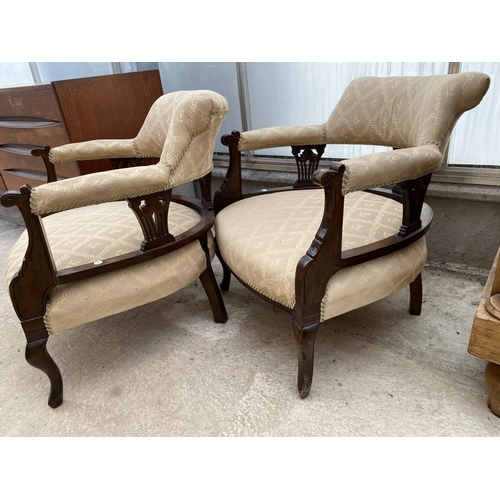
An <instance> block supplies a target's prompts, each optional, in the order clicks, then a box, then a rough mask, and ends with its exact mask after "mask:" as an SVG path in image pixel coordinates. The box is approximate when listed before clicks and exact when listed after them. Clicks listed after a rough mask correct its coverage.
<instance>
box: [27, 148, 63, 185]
mask: <svg viewBox="0 0 500 500" xmlns="http://www.w3.org/2000/svg"><path fill="white" fill-rule="evenodd" d="M49 154H50V146H44V147H43V148H42V149H32V150H31V156H35V157H38V156H40V157H41V158H42V159H43V163H44V165H45V170H47V182H55V181H57V174H56V169H55V166H54V164H53V163H52V162H51V161H50V159H49Z"/></svg>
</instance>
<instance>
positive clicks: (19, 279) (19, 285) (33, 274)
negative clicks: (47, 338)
mask: <svg viewBox="0 0 500 500" xmlns="http://www.w3.org/2000/svg"><path fill="white" fill-rule="evenodd" d="M30 194H31V188H30V187H29V186H27V185H26V184H25V185H24V186H22V187H21V189H20V191H19V192H17V191H7V192H6V193H4V194H3V195H2V196H1V198H0V202H1V204H2V205H3V206H4V207H12V206H17V208H18V209H19V211H20V212H21V215H22V216H23V219H24V223H25V224H26V229H27V231H28V238H29V241H28V248H27V249H26V254H25V256H24V259H23V263H22V266H21V268H20V269H19V271H18V272H17V273H16V275H15V276H14V278H13V279H12V281H11V282H10V287H9V292H10V295H11V297H12V303H13V304H14V307H15V310H16V314H17V315H18V317H19V319H20V320H21V321H22V322H25V321H34V320H36V321H35V323H36V327H35V330H37V329H40V328H39V327H40V325H41V326H42V327H43V322H42V323H40V321H42V319H43V316H44V314H45V302H46V297H47V295H48V294H49V292H50V291H51V290H52V288H54V287H55V286H56V285H57V284H58V282H57V277H56V266H55V264H54V259H53V257H52V253H51V251H50V247H49V245H48V243H47V237H46V235H45V231H44V229H43V225H42V222H41V219H40V216H38V215H34V214H32V213H31V210H30ZM40 297H42V298H43V300H41V301H40V299H39V298H40ZM23 327H24V328H25V331H26V328H28V330H29V327H26V325H23Z"/></svg>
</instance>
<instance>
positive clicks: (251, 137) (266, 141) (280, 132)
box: [238, 125, 326, 151]
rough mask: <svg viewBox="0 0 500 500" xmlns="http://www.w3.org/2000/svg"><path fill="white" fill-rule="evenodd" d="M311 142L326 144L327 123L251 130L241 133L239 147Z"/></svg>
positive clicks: (296, 144)
mask: <svg viewBox="0 0 500 500" xmlns="http://www.w3.org/2000/svg"><path fill="white" fill-rule="evenodd" d="M311 144H326V126H325V125H305V126H300V127H270V128H261V129H257V130H250V131H249V132H243V133H242V134H241V135H240V141H239V144H238V149H239V150H240V151H253V150H256V149H266V148H277V147H281V146H307V145H311Z"/></svg>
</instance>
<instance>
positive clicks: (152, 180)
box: [30, 165, 169, 215]
mask: <svg viewBox="0 0 500 500" xmlns="http://www.w3.org/2000/svg"><path fill="white" fill-rule="evenodd" d="M168 180H169V171H168V170H167V169H164V168H162V167H161V166H160V165H149V166H145V167H132V168H128V169H120V170H110V171H106V172H97V173H94V174H87V175H82V176H81V177H73V178H71V179H65V180H63V181H58V182H51V183H49V184H43V185H41V186H38V187H35V188H33V189H32V191H31V198H30V206H31V212H32V213H33V214H36V215H44V214H49V213H53V212H61V211H63V210H69V209H71V208H77V207H84V206H87V205H97V204H99V203H105V202H109V201H118V200H124V199H126V198H135V197H137V196H142V195H146V194H151V193H156V192H159V191H164V190H165V189H166V185H167V182H168Z"/></svg>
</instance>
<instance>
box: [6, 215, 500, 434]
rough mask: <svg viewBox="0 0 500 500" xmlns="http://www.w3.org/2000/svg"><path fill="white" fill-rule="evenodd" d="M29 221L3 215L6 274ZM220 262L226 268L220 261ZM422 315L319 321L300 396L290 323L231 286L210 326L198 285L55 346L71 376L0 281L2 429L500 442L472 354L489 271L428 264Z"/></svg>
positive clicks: (393, 303) (403, 312) (385, 307)
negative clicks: (43, 359)
mask: <svg viewBox="0 0 500 500" xmlns="http://www.w3.org/2000/svg"><path fill="white" fill-rule="evenodd" d="M21 231H22V227H21V225H20V224H19V220H18V218H17V217H16V215H15V214H14V209H12V210H6V209H2V210H1V211H0V234H1V239H0V269H1V273H2V276H3V273H4V268H5V265H4V263H5V260H6V258H7V255H8V252H9V250H10V247H11V246H12V244H13V243H14V241H15V240H16V239H17V237H18V235H19V234H20V233H21ZM214 269H215V272H216V274H217V275H218V277H219V278H220V276H221V269H220V265H219V263H218V261H217V260H215V261H214ZM423 279H424V298H425V303H424V306H423V313H422V316H420V317H414V316H410V315H409V314H408V313H407V302H408V290H402V291H400V292H399V293H397V294H394V295H393V296H391V297H389V298H387V299H384V300H382V301H380V302H378V303H376V304H372V305H369V306H366V307H364V308H362V309H359V310H356V311H352V312H350V313H347V314H345V315H343V316H341V317H338V318H334V319H332V320H330V321H328V322H325V323H324V324H323V325H322V326H321V328H320V331H319V334H318V339H317V342H316V361H315V374H314V382H313V387H312V390H311V394H310V396H309V397H308V398H307V399H306V400H301V399H300V397H299V396H298V393H297V390H296V356H295V350H294V342H293V336H292V329H291V320H290V317H289V316H288V315H287V314H285V313H284V312H282V311H280V310H277V309H275V308H273V307H272V306H270V305H269V304H267V303H266V302H264V301H262V300H260V299H258V298H257V297H255V296H254V295H253V294H251V293H250V292H249V291H248V290H246V289H245V288H244V287H242V286H241V285H240V284H239V283H237V282H235V281H234V280H233V282H232V285H231V289H230V291H229V292H227V293H225V294H224V298H225V302H226V307H227V310H228V315H229V320H228V322H227V324H225V325H218V324H215V323H213V321H212V319H211V313H210V308H209V305H208V302H207V300H206V297H205V295H204V292H203V289H202V287H201V285H200V284H199V283H194V284H192V285H191V286H190V287H188V288H186V289H185V290H183V291H181V292H179V293H177V294H175V295H172V296H170V297H167V298H165V299H163V300H161V301H158V302H156V303H152V304H149V305H146V306H143V307H141V308H138V309H135V310H132V311H128V312H125V313H123V314H120V315H117V316H115V317H109V318H106V319H104V320H102V321H97V322H94V323H92V324H88V325H84V326H82V327H78V328H74V329H72V330H68V331H66V332H63V333H60V334H57V335H56V336H54V337H53V338H51V339H50V340H49V344H48V347H49V351H50V353H51V355H52V357H53V358H54V359H55V361H56V362H57V363H58V365H59V367H60V369H61V372H62V374H63V379H64V384H65V394H64V397H65V400H64V403H63V405H62V406H61V407H60V408H58V409H56V410H52V409H51V408H49V406H48V405H47V397H48V387H49V385H48V379H47V378H46V376H45V375H44V374H43V373H42V372H40V371H38V370H36V369H34V368H32V367H31V366H30V365H28V364H27V363H26V361H25V360H24V346H25V339H24V334H23V332H22V329H21V327H20V325H19V323H18V320H17V317H16V315H15V313H14V311H13V309H12V306H11V303H10V299H9V297H8V294H7V291H6V290H5V287H4V286H2V287H0V310H1V327H0V329H1V332H0V435H1V436H500V419H499V418H497V417H495V416H494V415H492V414H491V413H490V411H489V410H488V408H487V406H486V400H487V388H486V385H485V382H484V376H483V372H484V367H485V364H486V363H485V362H484V361H483V360H481V359H478V358H475V357H474V356H471V355H470V354H468V353H467V344H468V340H469V334H470V329H471V325H472V320H473V317H474V313H475V309H476V305H477V301H478V299H479V297H480V295H481V291H482V288H483V285H484V283H485V280H486V277H485V276H472V275H467V274H462V273H458V272H451V271H446V270H442V269H437V268H431V267H426V268H425V269H424V272H423Z"/></svg>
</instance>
